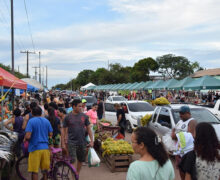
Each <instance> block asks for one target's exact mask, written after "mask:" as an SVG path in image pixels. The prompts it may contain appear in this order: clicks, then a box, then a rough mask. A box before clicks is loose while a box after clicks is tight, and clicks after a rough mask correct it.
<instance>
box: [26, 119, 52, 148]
mask: <svg viewBox="0 0 220 180" xmlns="http://www.w3.org/2000/svg"><path fill="white" fill-rule="evenodd" d="M25 132H26V133H27V132H31V139H30V141H29V146H28V152H33V151H36V150H41V149H48V135H49V133H51V132H53V129H52V126H51V124H50V122H49V121H48V120H47V119H46V118H44V117H33V118H31V119H30V120H29V121H28V123H27V127H26V129H25Z"/></svg>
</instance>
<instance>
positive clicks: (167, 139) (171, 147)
mask: <svg viewBox="0 0 220 180" xmlns="http://www.w3.org/2000/svg"><path fill="white" fill-rule="evenodd" d="M162 141H163V144H164V145H165V147H166V149H167V151H169V152H174V151H176V150H177V149H176V141H174V140H173V139H172V138H171V135H170V134H166V135H165V136H163V137H162Z"/></svg>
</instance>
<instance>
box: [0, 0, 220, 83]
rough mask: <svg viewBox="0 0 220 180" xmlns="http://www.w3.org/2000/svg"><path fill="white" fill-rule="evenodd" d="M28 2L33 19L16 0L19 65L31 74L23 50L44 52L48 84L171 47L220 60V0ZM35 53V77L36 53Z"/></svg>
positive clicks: (4, 7) (0, 6)
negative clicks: (81, 72)
mask: <svg viewBox="0 0 220 180" xmlns="http://www.w3.org/2000/svg"><path fill="white" fill-rule="evenodd" d="M9 7H10V1H9V0H0V63H3V64H5V65H11V39H10V9H9ZM26 7H27V12H28V19H29V24H30V26H28V21H27V16H26V13H25V12H26V11H25V5H24V0H20V1H14V26H15V32H14V34H15V69H18V67H19V71H20V72H22V73H24V74H25V73H26V55H25V54H22V53H20V51H24V50H29V51H35V52H36V53H38V52H39V51H40V52H41V55H42V56H41V64H42V66H43V67H45V66H48V86H49V87H52V86H54V85H56V84H58V83H66V82H68V81H69V80H70V79H72V78H75V77H76V76H77V74H78V73H79V72H80V71H82V70H84V69H92V70H96V69H97V68H100V67H105V68H107V67H108V61H109V63H120V64H121V65H123V66H133V65H134V63H136V62H138V60H140V59H142V58H146V57H152V58H156V57H158V56H162V55H165V54H170V53H171V54H175V55H178V56H185V57H187V58H188V59H189V60H190V61H192V62H194V61H198V62H199V63H200V65H201V66H202V67H204V68H217V67H220V13H219V12H220V1H219V0H178V1H177V0H37V1H36V0H26ZM29 27H30V28H29ZM30 29H31V31H30ZM30 32H31V33H30ZM31 35H32V37H33V38H32V39H33V42H34V45H33V44H32V40H31ZM29 60H30V65H29V72H30V75H31V77H32V76H34V68H33V67H34V66H38V63H39V60H38V55H37V54H30V56H29ZM42 71H43V70H42ZM42 73H43V72H42ZM44 81H45V68H44Z"/></svg>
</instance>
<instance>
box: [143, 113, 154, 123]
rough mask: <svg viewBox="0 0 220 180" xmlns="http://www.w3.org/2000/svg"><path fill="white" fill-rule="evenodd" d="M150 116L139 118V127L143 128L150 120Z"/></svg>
mask: <svg viewBox="0 0 220 180" xmlns="http://www.w3.org/2000/svg"><path fill="white" fill-rule="evenodd" d="M151 117H152V114H146V115H145V116H144V117H142V118H141V126H145V125H146V124H147V123H148V122H149V121H150V119H151Z"/></svg>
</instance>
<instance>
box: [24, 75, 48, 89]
mask: <svg viewBox="0 0 220 180" xmlns="http://www.w3.org/2000/svg"><path fill="white" fill-rule="evenodd" d="M21 80H22V81H24V82H26V83H27V84H29V85H30V86H33V87H35V88H36V89H38V90H44V87H43V85H42V84H41V83H39V82H38V81H37V80H35V79H31V78H23V79H21Z"/></svg>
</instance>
